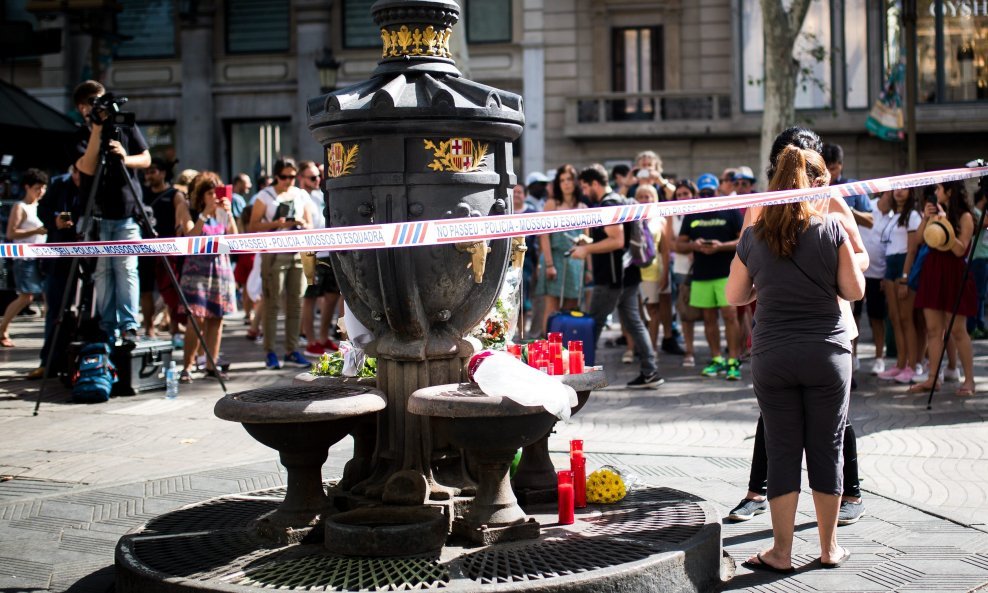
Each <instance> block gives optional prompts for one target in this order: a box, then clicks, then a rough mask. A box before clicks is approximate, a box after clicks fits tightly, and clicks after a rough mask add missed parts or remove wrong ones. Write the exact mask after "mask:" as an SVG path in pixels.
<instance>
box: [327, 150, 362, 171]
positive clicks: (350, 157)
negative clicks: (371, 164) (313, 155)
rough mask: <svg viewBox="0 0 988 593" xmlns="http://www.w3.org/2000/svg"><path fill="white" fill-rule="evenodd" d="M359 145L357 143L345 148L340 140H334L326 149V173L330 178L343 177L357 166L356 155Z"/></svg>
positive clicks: (358, 151)
mask: <svg viewBox="0 0 988 593" xmlns="http://www.w3.org/2000/svg"><path fill="white" fill-rule="evenodd" d="M359 153H360V147H359V146H358V145H357V144H354V145H353V146H350V147H349V148H347V147H346V146H344V145H343V143H342V142H336V143H334V144H332V145H330V147H329V148H328V149H326V162H327V164H328V166H327V167H326V175H328V176H329V177H332V178H334V179H335V178H337V177H343V176H344V175H348V174H349V173H351V172H353V168H354V167H356V166H357V155H358V154H359Z"/></svg>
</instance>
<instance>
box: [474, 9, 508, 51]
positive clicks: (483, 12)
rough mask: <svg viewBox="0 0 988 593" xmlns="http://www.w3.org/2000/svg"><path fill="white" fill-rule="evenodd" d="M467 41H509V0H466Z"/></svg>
mask: <svg viewBox="0 0 988 593" xmlns="http://www.w3.org/2000/svg"><path fill="white" fill-rule="evenodd" d="M466 8H467V10H466V13H467V41H468V42H470V43H508V42H510V41H511V0H467V4H466Z"/></svg>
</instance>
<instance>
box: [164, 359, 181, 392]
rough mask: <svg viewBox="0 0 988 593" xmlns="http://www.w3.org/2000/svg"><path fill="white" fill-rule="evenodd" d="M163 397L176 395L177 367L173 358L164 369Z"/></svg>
mask: <svg viewBox="0 0 988 593" xmlns="http://www.w3.org/2000/svg"><path fill="white" fill-rule="evenodd" d="M165 397H166V398H168V399H175V398H176V397H178V369H177V368H176V367H175V361H174V360H173V361H171V363H170V364H169V365H168V369H166V370H165Z"/></svg>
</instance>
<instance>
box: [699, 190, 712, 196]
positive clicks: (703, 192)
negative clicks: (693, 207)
mask: <svg viewBox="0 0 988 593" xmlns="http://www.w3.org/2000/svg"><path fill="white" fill-rule="evenodd" d="M713 196H714V190H712V189H701V190H700V197H701V198H712V197H713Z"/></svg>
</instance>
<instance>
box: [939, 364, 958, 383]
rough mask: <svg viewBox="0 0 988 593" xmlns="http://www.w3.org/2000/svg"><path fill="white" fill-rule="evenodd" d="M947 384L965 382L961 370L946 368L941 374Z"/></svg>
mask: <svg viewBox="0 0 988 593" xmlns="http://www.w3.org/2000/svg"><path fill="white" fill-rule="evenodd" d="M940 374H941V375H943V380H944V382H945V383H960V382H961V381H963V380H964V378H963V377H962V376H961V370H960V369H952V368H949V367H948V368H945V369H943V370H942V371H941V372H940Z"/></svg>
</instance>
